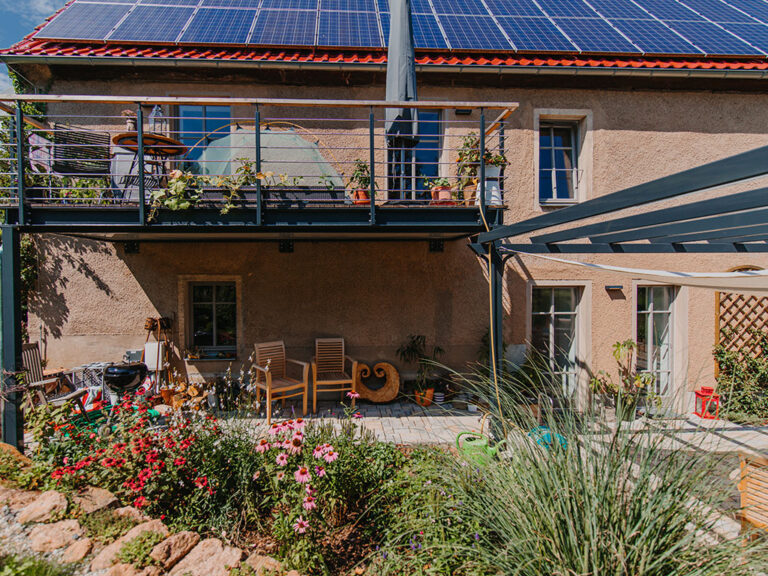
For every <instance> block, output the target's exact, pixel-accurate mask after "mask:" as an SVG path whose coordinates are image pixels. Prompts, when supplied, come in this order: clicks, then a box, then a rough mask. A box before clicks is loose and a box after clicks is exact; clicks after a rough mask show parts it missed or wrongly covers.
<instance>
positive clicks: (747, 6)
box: [728, 0, 768, 22]
mask: <svg viewBox="0 0 768 576" xmlns="http://www.w3.org/2000/svg"><path fill="white" fill-rule="evenodd" d="M728 4H730V5H731V6H734V7H735V8H739V9H740V10H744V11H745V12H748V13H749V14H751V15H752V16H754V17H755V18H758V19H759V20H762V21H763V22H768V2H764V1H763V0H728Z"/></svg>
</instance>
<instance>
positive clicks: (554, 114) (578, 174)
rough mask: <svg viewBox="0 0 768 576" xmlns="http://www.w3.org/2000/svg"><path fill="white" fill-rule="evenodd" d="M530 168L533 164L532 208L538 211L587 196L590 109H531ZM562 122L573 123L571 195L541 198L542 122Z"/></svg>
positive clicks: (589, 176)
mask: <svg viewBox="0 0 768 576" xmlns="http://www.w3.org/2000/svg"><path fill="white" fill-rule="evenodd" d="M533 122H534V127H533V134H534V138H533V140H534V142H533V168H534V197H533V199H534V208H535V210H537V211H541V210H544V209H547V208H557V207H561V206H571V205H573V204H578V203H579V202H584V201H585V200H587V199H589V198H590V196H591V191H592V157H593V130H592V123H593V119H592V111H591V110H582V109H567V110H558V109H550V108H541V109H535V110H534V111H533ZM542 123H544V124H562V125H564V126H565V125H570V126H573V127H574V136H575V139H574V143H573V148H574V151H575V155H574V164H575V165H574V172H575V177H574V180H573V183H574V197H573V198H572V199H570V198H569V199H562V198H558V199H552V200H545V201H543V202H542V201H541V199H540V197H539V192H540V188H539V184H540V183H539V152H540V150H539V146H540V142H541V125H542Z"/></svg>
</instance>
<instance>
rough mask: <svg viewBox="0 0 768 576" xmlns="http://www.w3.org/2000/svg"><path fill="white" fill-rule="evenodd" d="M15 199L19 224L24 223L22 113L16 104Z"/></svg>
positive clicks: (19, 105)
mask: <svg viewBox="0 0 768 576" xmlns="http://www.w3.org/2000/svg"><path fill="white" fill-rule="evenodd" d="M16 197H17V198H18V201H19V224H21V225H22V226H23V225H24V224H25V222H26V214H25V208H24V113H23V112H22V111H21V102H17V103H16Z"/></svg>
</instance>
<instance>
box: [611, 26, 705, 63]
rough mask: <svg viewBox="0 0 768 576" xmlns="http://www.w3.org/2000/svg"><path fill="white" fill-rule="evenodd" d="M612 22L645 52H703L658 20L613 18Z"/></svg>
mask: <svg viewBox="0 0 768 576" xmlns="http://www.w3.org/2000/svg"><path fill="white" fill-rule="evenodd" d="M611 24H613V26H614V27H615V28H616V29H618V30H620V31H621V32H623V33H624V34H625V35H626V36H628V37H629V38H632V42H633V43H634V44H637V45H638V46H639V47H640V48H641V49H642V50H643V52H646V53H652V54H701V53H702V51H701V50H699V49H698V48H696V46H694V45H693V44H691V43H690V42H688V41H687V40H685V39H683V38H681V37H680V36H679V35H678V34H675V33H674V32H673V31H672V30H670V29H669V28H667V27H666V26H664V24H662V23H661V22H659V21H658V20H621V19H619V18H613V19H611Z"/></svg>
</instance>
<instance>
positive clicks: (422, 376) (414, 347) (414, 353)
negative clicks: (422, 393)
mask: <svg viewBox="0 0 768 576" xmlns="http://www.w3.org/2000/svg"><path fill="white" fill-rule="evenodd" d="M443 352H444V350H443V349H442V348H441V347H440V346H437V345H435V346H433V347H432V350H431V351H430V350H428V349H427V337H426V336H424V335H423V334H416V335H414V334H411V335H410V336H408V341H407V342H406V343H404V344H402V345H401V346H400V348H398V349H397V357H398V358H400V360H401V361H402V362H404V363H406V364H416V366H417V368H418V372H417V374H416V388H417V390H424V389H425V388H426V387H427V381H428V380H429V373H430V371H431V370H432V369H433V368H434V367H435V362H437V359H438V358H440V356H442V355H443Z"/></svg>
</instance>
